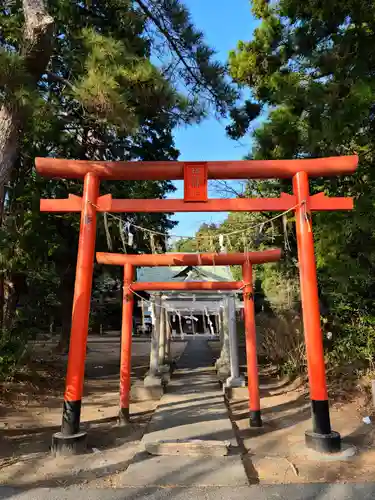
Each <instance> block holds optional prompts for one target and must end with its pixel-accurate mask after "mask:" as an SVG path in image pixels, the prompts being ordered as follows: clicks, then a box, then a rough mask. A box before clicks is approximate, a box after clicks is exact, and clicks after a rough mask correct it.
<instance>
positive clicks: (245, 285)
mask: <svg viewBox="0 0 375 500" xmlns="http://www.w3.org/2000/svg"><path fill="white" fill-rule="evenodd" d="M247 286H252V285H251V283H245V282H243V285H242V286H241V287H240V288H239V289H238V291H240V290H243V289H244V288H245V287H247Z"/></svg>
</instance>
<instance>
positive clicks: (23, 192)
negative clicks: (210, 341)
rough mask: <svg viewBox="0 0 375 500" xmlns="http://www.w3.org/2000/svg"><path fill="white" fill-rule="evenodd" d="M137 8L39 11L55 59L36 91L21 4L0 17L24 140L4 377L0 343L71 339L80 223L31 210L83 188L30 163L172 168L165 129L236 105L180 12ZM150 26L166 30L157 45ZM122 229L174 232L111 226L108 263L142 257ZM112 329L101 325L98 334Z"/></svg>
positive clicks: (116, 189) (141, 239)
mask: <svg viewBox="0 0 375 500" xmlns="http://www.w3.org/2000/svg"><path fill="white" fill-rule="evenodd" d="M145 3H146V4H147V5H148V6H149V7H150V8H151V7H152V11H151V12H149V13H147V12H145V10H143V9H142V8H141V6H140V2H137V1H133V0H104V1H103V0H100V1H96V0H92V1H90V2H78V3H77V2H71V1H70V0H48V1H47V2H46V5H47V9H48V12H49V14H50V15H51V16H52V17H53V19H54V21H55V37H54V41H53V53H52V56H51V58H50V60H49V63H48V67H47V68H46V71H45V73H44V74H42V75H41V77H40V79H38V80H37V81H36V80H35V78H30V74H29V72H28V70H29V67H28V68H25V67H24V66H25V65H24V49H25V47H24V38H23V37H24V15H23V4H22V2H21V1H20V0H16V1H13V2H7V5H6V6H5V7H4V6H1V7H0V26H1V31H0V65H1V69H2V71H1V75H0V106H1V105H6V106H9V105H10V104H12V105H15V106H17V109H18V110H19V114H18V115H17V116H18V117H19V125H20V129H21V130H22V137H21V141H20V145H19V146H20V147H19V151H18V157H17V162H16V165H15V166H14V169H13V172H12V176H11V179H10V180H9V183H8V184H7V185H6V187H5V194H4V196H3V197H2V203H3V208H4V211H3V215H2V220H1V221H0V231H1V233H0V269H1V274H0V292H3V294H2V297H3V298H2V299H1V300H2V303H0V326H2V328H3V334H2V335H0V343H1V342H2V341H4V345H3V346H4V352H6V353H9V359H8V357H6V356H8V354H6V355H4V356H5V357H6V359H5V357H4V360H3V361H1V363H4V366H8V367H10V365H11V364H12V360H13V361H15V360H16V359H17V358H18V356H19V351H18V350H17V349H16V348H15V347H14V346H13V344H12V342H10V341H9V338H8V337H7V335H8V334H7V332H10V333H9V335H10V334H11V335H13V336H14V337H12V338H20V339H21V342H22V344H23V345H26V343H27V340H28V339H29V338H33V337H35V335H36V334H37V333H38V332H41V331H49V330H50V329H52V330H53V331H56V330H59V331H61V332H62V341H63V343H65V344H66V342H67V340H68V334H69V323H70V317H71V304H72V292H73V284H74V275H75V266H76V255H77V244H78V230H79V215H77V214H45V213H40V211H39V199H40V198H66V197H67V196H68V194H69V193H72V194H81V192H82V183H81V182H76V181H71V180H49V179H41V178H39V177H37V176H36V174H35V171H34V158H35V157H36V156H57V157H65V158H75V159H95V160H108V161H111V160H112V161H117V160H159V161H162V160H176V159H177V158H178V154H179V152H178V150H177V149H176V148H175V145H174V142H173V135H172V134H173V129H174V127H175V126H176V125H178V124H181V123H184V124H189V123H191V122H197V121H199V120H200V119H202V117H203V116H204V114H205V113H206V112H207V111H208V110H209V109H212V108H214V109H215V110H217V111H218V112H219V113H224V112H225V110H226V109H227V108H228V106H230V105H231V103H232V102H233V100H234V99H235V97H236V96H237V94H236V92H235V91H234V90H233V86H232V85H229V84H228V81H227V79H226V74H225V71H226V69H225V68H224V67H223V66H221V65H220V64H218V63H217V61H216V60H215V56H214V52H213V51H212V50H211V49H210V48H209V47H208V46H207V45H206V44H205V41H204V37H203V35H202V34H201V33H200V32H198V31H197V30H196V28H195V27H194V25H193V24H192V22H191V20H190V16H189V15H188V11H187V10H186V8H185V7H184V6H183V4H182V2H178V1H173V2H171V1H168V2H167V1H165V2H145ZM152 13H157V16H156V21H158V22H157V23H156V24H155V22H154V20H153V16H152ZM150 14H151V16H150ZM160 23H161V26H168V29H167V32H166V33H165V32H163V30H161V29H160V25H159V24H160ZM164 31H165V30H164ZM155 61H157V62H158V63H157V64H156V63H155ZM189 68H190V69H189ZM191 71H193V73H194V78H193V76H192V75H191V74H190V76H189V72H191ZM197 78H199V84H198V83H197V81H196V79H197ZM0 136H1V134H0ZM135 168H136V166H135ZM101 189H102V192H103V193H104V192H109V193H111V194H112V196H113V197H114V198H164V197H165V196H166V195H167V194H168V193H169V192H171V191H173V190H174V189H175V188H174V186H173V184H172V183H171V182H167V181H162V182H152V181H139V182H103V183H102V185H101ZM125 221H130V222H133V223H135V224H138V225H140V226H144V227H150V228H152V229H154V230H157V231H161V232H165V231H167V230H168V229H170V228H171V227H173V225H174V223H173V222H171V220H170V215H169V214H126V215H125V216H124V217H123V221H121V220H120V221H119V220H118V219H114V218H111V217H110V218H108V231H109V233H110V237H111V245H112V249H113V251H114V252H123V251H124V250H126V251H127V252H135V253H137V252H150V251H151V241H150V239H149V238H148V237H147V236H146V235H145V234H143V233H141V232H137V234H136V237H135V245H134V247H133V248H129V247H128V245H127V244H126V242H125V249H124V241H123V238H122V231H121V227H122V226H123V224H124V222H125ZM107 243H108V242H107V233H106V231H105V228H104V221H103V217H101V216H100V217H98V230H97V246H96V248H97V250H99V251H100V250H101V251H106V250H108V247H107ZM164 244H165V242H163V245H164ZM103 273H104V268H102V267H100V266H95V275H94V289H93V302H92V310H93V311H92V312H93V314H92V319H93V323H92V326H93V328H97V326H98V324H102V323H103V307H105V299H106V297H110V298H111V296H112V294H113V293H114V292H113V289H112V288H113V287H114V289H115V288H116V286H117V285H118V283H119V282H120V281H121V276H120V275H119V270H117V269H115V268H110V269H107V270H106V274H105V275H104V274H103ZM119 280H120V281H119ZM103 282H104V283H105V284H103ZM108 283H110V285H108ZM107 285H108V286H107ZM117 292H118V290H117ZM0 296H1V294H0ZM112 298H113V297H112ZM115 299H116V300H115V301H114V302H113V303H111V305H110V306H108V307H109V308H111V311H112V313H113V314H112V316H114V315H118V317H119V318H120V308H121V297H120V296H117V295H116V297H115ZM103 301H104V302H103ZM1 313H2V317H1ZM110 321H111V318H110V317H109V314H107V313H106V314H104V323H105V322H107V325H110ZM104 326H105V325H104ZM1 369H2V368H1V367H0V371H1ZM4 371H5V368H4Z"/></svg>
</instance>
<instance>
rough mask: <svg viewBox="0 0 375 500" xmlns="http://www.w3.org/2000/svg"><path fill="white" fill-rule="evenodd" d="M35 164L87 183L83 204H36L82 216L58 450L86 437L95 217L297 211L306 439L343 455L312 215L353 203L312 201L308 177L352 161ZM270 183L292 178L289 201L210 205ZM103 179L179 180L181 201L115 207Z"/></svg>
mask: <svg viewBox="0 0 375 500" xmlns="http://www.w3.org/2000/svg"><path fill="white" fill-rule="evenodd" d="M35 163H36V169H37V171H38V172H39V173H40V174H42V175H45V176H49V177H62V178H70V179H83V180H84V187H83V196H82V197H79V196H75V195H69V198H68V199H65V200H58V199H52V200H41V203H40V208H41V211H44V212H81V225H80V237H79V245H78V255H77V271H76V281H75V288H74V299H73V314H72V327H71V342H70V352H69V361H68V371H67V384H66V390H65V396H64V408H63V423H62V432H61V434H60V433H59V436H58V437H57V438H56V439H58V442H59V443H60V444H61V443H63V444H64V443H65V444H66V443H77V442H80V441H82V440H84V433H82V432H80V413H81V399H82V389H83V374H84V361H85V356H86V343H87V329H88V318H89V310H90V296H91V286H92V274H93V264H94V252H95V236H96V214H97V212H195V211H205V212H217V211H223V212H226V211H284V210H289V209H294V210H295V216H296V231H297V246H298V261H299V270H300V283H301V299H302V309H303V324H304V334H305V342H306V353H307V366H308V375H309V383H310V398H311V406H312V423H313V430H312V431H307V432H306V434H305V438H306V444H307V446H309V447H312V448H314V449H318V450H322V451H327V452H335V451H338V450H339V449H340V447H341V438H340V435H339V434H338V433H337V432H334V431H332V430H331V423H330V417H329V406H328V394H327V385H326V377H325V366H324V353H323V341H322V333H321V328H320V312H319V301H318V287H317V277H316V264H315V256H314V241H313V234H312V228H311V211H317V210H351V209H352V208H353V199H352V198H328V197H326V196H325V195H324V193H318V194H316V195H313V196H310V194H309V177H320V176H322V177H332V176H335V175H345V174H346V175H347V174H351V173H353V172H355V170H356V168H357V165H358V157H357V156H344V157H331V158H316V159H296V160H242V161H219V162H177V161H171V162H168V161H165V162H164V161H161V162H160V161H159V162H153V161H151V162H121V161H120V162H106V161H85V160H66V159H53V158H36V162H35ZM267 178H268V179H269V178H283V179H286V178H292V179H293V195H289V194H285V193H282V194H281V196H280V197H279V198H261V199H254V198H249V199H227V200H226V199H211V200H208V197H207V179H267ZM108 179H111V180H175V179H184V180H185V193H184V200H164V199H157V200H140V199H136V200H134V199H131V200H113V199H112V196H111V195H110V194H107V195H104V196H99V184H100V180H108ZM245 279H247V277H245ZM72 381H74V383H73V384H72ZM65 444H64V445H65Z"/></svg>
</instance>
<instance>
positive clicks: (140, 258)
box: [96, 249, 281, 427]
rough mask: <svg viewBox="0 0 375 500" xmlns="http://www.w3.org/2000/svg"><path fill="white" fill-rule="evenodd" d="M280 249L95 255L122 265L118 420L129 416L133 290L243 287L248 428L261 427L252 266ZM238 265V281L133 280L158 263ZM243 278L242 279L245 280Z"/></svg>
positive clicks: (101, 261) (269, 259) (275, 256)
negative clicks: (141, 269)
mask: <svg viewBox="0 0 375 500" xmlns="http://www.w3.org/2000/svg"><path fill="white" fill-rule="evenodd" d="M280 258H281V250H278V249H276V250H264V251H263V252H246V253H229V254H216V253H201V254H188V253H182V254H181V253H177V254H173V253H169V254H164V255H163V254H159V255H158V254H151V255H127V254H116V253H103V252H98V253H97V254H96V260H97V261H98V263H99V264H110V265H113V266H123V267H124V291H123V296H124V301H123V311H122V327H121V360H120V420H121V421H127V420H128V419H129V394H130V384H131V379H130V375H131V344H132V328H133V324H132V317H133V306H134V294H133V293H132V292H133V291H134V292H137V291H169V290H172V291H175V290H181V291H187V290H243V299H244V311H245V326H246V327H245V339H246V364H247V380H248V390H249V411H250V425H251V427H261V426H262V419H261V411H260V398H259V384H258V363H257V344H256V330H255V309H254V297H253V281H252V274H253V272H252V266H253V265H254V264H265V263H266V262H276V261H278V260H280ZM215 265H216V266H218V265H221V266H224V265H225V266H234V265H240V266H242V274H243V276H244V278H243V280H242V281H203V282H198V281H188V282H187V281H183V282H133V279H134V270H135V268H136V267H159V266H215ZM245 277H246V279H245Z"/></svg>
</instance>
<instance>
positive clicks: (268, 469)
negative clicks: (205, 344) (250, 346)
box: [210, 343, 375, 484]
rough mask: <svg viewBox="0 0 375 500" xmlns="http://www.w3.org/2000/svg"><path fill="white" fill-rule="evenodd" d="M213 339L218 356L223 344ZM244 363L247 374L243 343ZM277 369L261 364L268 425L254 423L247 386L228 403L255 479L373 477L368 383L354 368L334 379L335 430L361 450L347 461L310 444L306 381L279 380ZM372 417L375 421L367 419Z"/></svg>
mask: <svg viewBox="0 0 375 500" xmlns="http://www.w3.org/2000/svg"><path fill="white" fill-rule="evenodd" d="M210 344H211V348H212V349H214V351H216V355H217V356H218V355H219V352H220V351H219V346H218V345H217V344H216V345H215V344H213V343H210ZM241 354H242V356H241ZM240 363H241V372H242V373H243V374H244V376H245V377H246V365H245V364H244V363H245V350H244V348H243V349H241V348H240ZM276 370H277V367H270V366H268V367H265V366H263V367H260V377H259V379H260V388H261V391H260V394H261V409H262V420H263V428H262V429H254V428H253V429H252V428H250V427H249V410H248V399H247V394H246V392H247V391H246V390H245V396H244V399H243V400H240V401H232V402H230V403H229V406H228V408H229V411H230V417H231V420H232V425H233V427H234V429H235V432H236V436H237V439H238V441H239V444H240V446H241V448H242V453H243V460H244V465H245V467H246V470H247V473H248V476H249V481H250V483H252V484H257V483H261V484H273V483H275V484H278V483H281V484H284V483H301V482H335V481H338V482H342V481H371V480H373V478H374V472H373V471H374V468H375V409H374V408H373V406H372V401H371V398H369V394H368V393H366V392H365V391H364V385H363V384H361V382H360V381H357V380H352V379H351V378H350V375H351V374H352V371H353V370H349V371H348V374H345V373H343V374H341V380H337V379H332V380H330V381H329V397H330V417H331V425H332V429H333V430H335V431H337V432H339V433H340V434H341V437H342V438H343V449H344V450H346V453H347V454H350V453H351V451H354V452H355V455H354V456H349V457H346V459H344V458H345V456H343V459H342V460H337V459H336V460H329V457H327V456H324V455H323V456H322V455H321V454H317V453H314V452H311V451H309V450H307V449H306V447H305V444H304V442H305V441H304V434H305V431H306V430H311V410H310V400H309V393H308V386H307V383H306V380H302V379H299V380H296V381H293V382H290V381H289V380H288V378H287V377H285V378H284V379H282V378H281V379H279V378H278V377H277V375H276V374H275V372H276ZM366 416H370V419H371V424H366V423H364V422H363V418H364V417H366ZM344 455H345V453H344ZM331 458H332V457H331ZM336 458H337V457H336Z"/></svg>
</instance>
